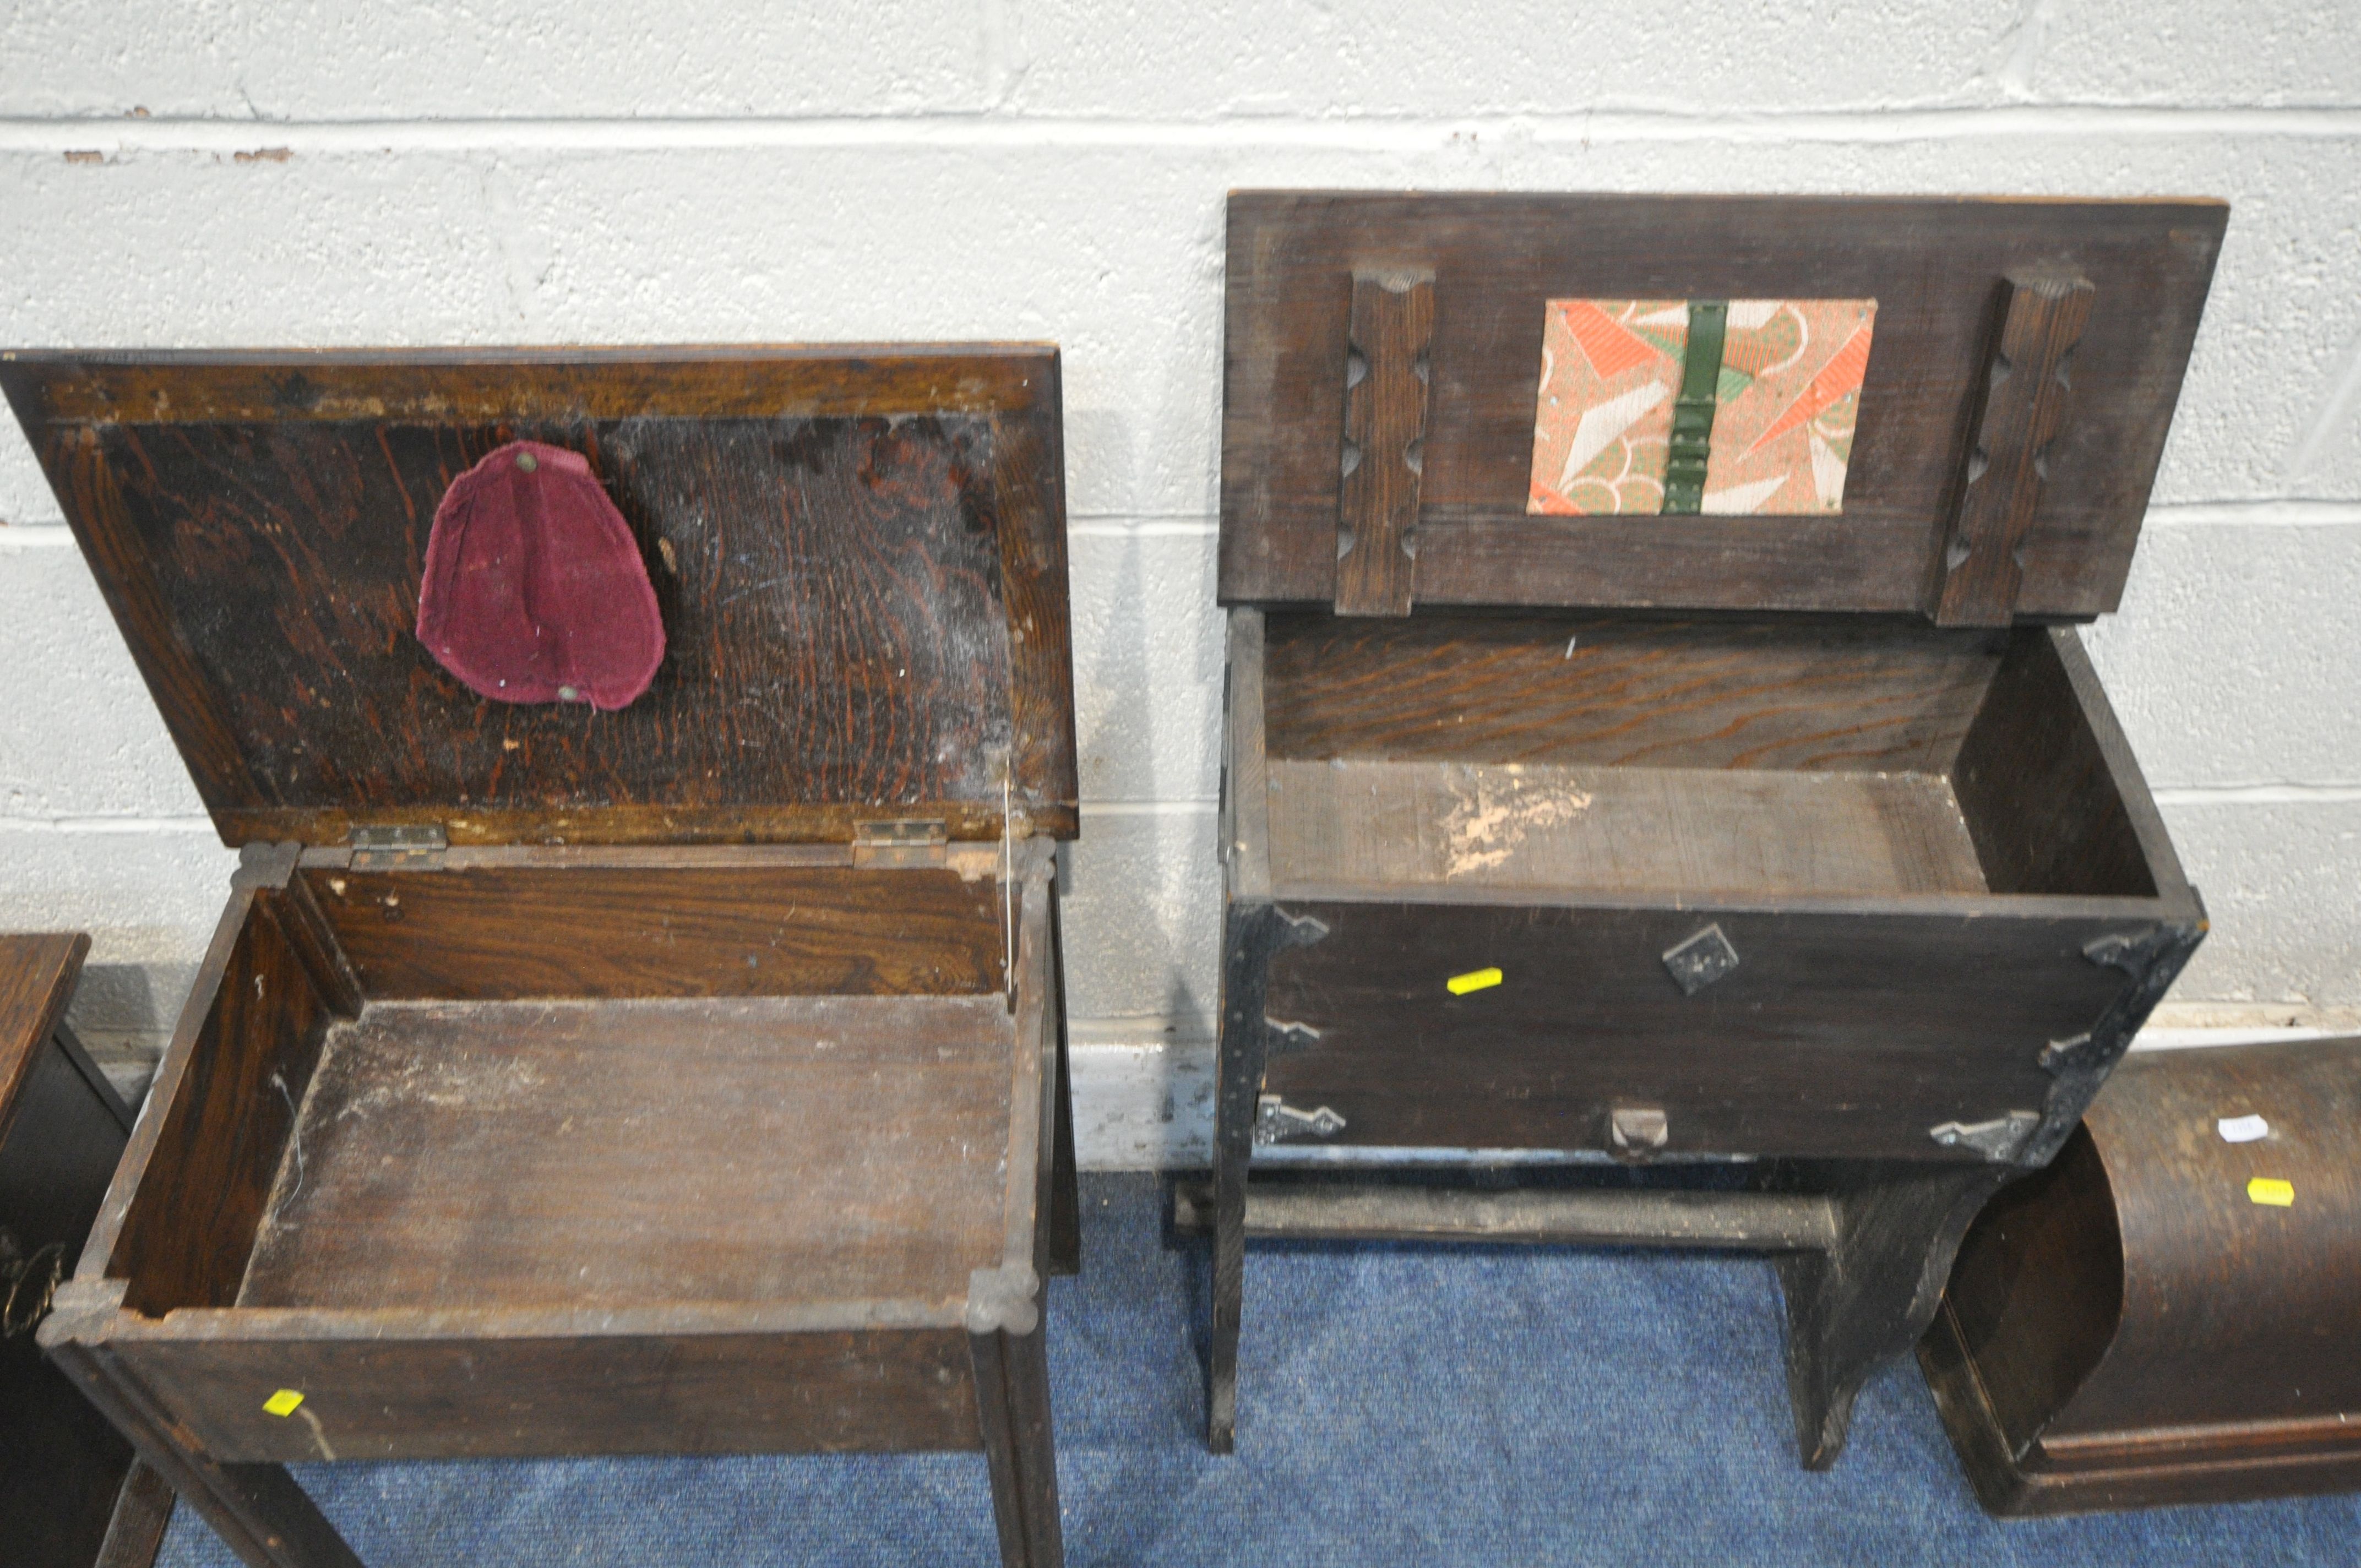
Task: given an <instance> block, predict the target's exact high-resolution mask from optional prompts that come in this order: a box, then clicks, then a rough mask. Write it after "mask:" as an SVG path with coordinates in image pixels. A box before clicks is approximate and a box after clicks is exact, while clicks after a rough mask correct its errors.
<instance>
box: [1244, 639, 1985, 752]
mask: <svg viewBox="0 0 2361 1568" xmlns="http://www.w3.org/2000/svg"><path fill="white" fill-rule="evenodd" d="M1265 636H1266V641H1267V644H1268V647H1267V652H1266V653H1265V668H1264V703H1265V705H1266V709H1267V712H1268V747H1269V751H1270V754H1271V755H1272V756H1273V757H1275V758H1276V757H1300V758H1327V757H1356V758H1357V757H1391V758H1400V759H1411V758H1427V759H1433V760H1437V761H1446V760H1447V761H1452V762H1528V763H1531V762H1558V763H1566V764H1579V763H1595V764H1600V765H1605V766H1618V767H1630V766H1639V767H1653V768H1790V769H1813V770H1819V771H1828V770H1849V771H1854V772H1863V773H1890V772H1904V771H1915V772H1924V773H1939V772H1941V771H1943V770H1945V769H1946V768H1948V767H1949V765H1950V762H1951V760H1952V758H1953V757H1954V756H1955V755H1956V754H1957V753H1958V751H1959V747H1960V740H1961V738H1962V737H1963V736H1964V735H1966V733H1967V730H1968V726H1969V724H1970V723H1971V721H1972V720H1973V718H1974V717H1975V714H1976V710H1977V707H1978V705H1979V703H1980V702H1981V701H1982V697H1983V694H1984V690H1985V687H1986V686H1987V685H1989V684H1990V682H1991V680H1992V676H1993V671H1994V670H1996V669H1997V668H1998V666H1999V663H2000V657H2001V651H2002V649H2003V648H2004V646H2005V645H2006V640H2005V638H2004V637H2002V636H1995V635H1993V634H1991V633H1985V632H1938V631H1933V630H1928V629H1926V628H1923V627H1920V628H1914V627H1909V626H1905V625H1898V624H1893V623H1883V624H1881V623H1863V622H1861V621H1859V620H1845V621H1834V620H1826V621H1817V622H1812V621H1806V622H1785V623H1782V622H1773V621H1767V620H1748V621H1739V620H1730V621H1697V620H1686V621H1684V620H1653V619H1644V618H1639V617H1631V616H1622V617H1611V616H1598V615H1588V616H1585V615H1574V616H1552V617H1538V616H1477V615H1467V614H1464V613H1463V614H1457V615H1448V614H1437V615H1415V616H1412V617H1411V618H1410V619H1408V620H1400V621H1367V620H1337V619H1335V618H1333V617H1330V616H1327V615H1304V614H1284V615H1282V614H1273V615H1271V616H1270V617H1269V618H1268V624H1267V626H1266V628H1265Z"/></svg>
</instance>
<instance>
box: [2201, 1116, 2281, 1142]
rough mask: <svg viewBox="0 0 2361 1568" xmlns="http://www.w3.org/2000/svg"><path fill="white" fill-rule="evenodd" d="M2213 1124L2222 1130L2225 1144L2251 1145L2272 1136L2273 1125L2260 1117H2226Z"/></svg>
mask: <svg viewBox="0 0 2361 1568" xmlns="http://www.w3.org/2000/svg"><path fill="white" fill-rule="evenodd" d="M2214 1125H2215V1126H2216V1127H2219V1128H2220V1129H2221V1130H2222V1141H2223V1142H2224V1143H2225V1144H2251V1143H2253V1142H2254V1141H2255V1140H2256V1139H2257V1138H2266V1137H2268V1136H2270V1132H2271V1124H2269V1123H2268V1122H2266V1121H2264V1120H2263V1119H2262V1118H2261V1117H2260V1116H2224V1117H2223V1118H2222V1119H2221V1120H2219V1121H2217V1122H2215V1123H2214Z"/></svg>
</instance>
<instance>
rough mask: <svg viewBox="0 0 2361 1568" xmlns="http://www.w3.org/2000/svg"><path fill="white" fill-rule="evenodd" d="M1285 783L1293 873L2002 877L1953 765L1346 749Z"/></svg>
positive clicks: (1974, 884) (1743, 882) (1828, 884)
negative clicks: (1658, 760)
mask: <svg viewBox="0 0 2361 1568" xmlns="http://www.w3.org/2000/svg"><path fill="white" fill-rule="evenodd" d="M1268 793H1269V799H1270V867H1271V875H1272V877H1273V878H1274V879H1275V880H1276V881H1278V882H1279V883H1292V884H1297V885H1305V884H1310V885H1325V884H1336V883H1367V884H1380V883H1393V884H1398V885H1404V886H1432V885H1433V884H1436V883H1449V884H1453V885H1464V886H1486V887H1524V888H1554V889H1566V888H1587V889H1592V890H1597V891H1601V892H1616V893H1653V892H1661V891H1662V890H1664V889H1666V888H1680V889H1683V890H1685V891H1693V892H1712V893H1716V894H1723V895H1725V896H1732V897H1743V896H1751V895H1760V894H1791V895H1804V896H1809V895H1828V894H1863V895H1870V896H1878V895H1888V894H1916V893H1964V894H1980V893H1982V892H1984V891H1985V888H1984V878H1983V872H1982V869H1981V868H1980V867H1979V865H1978V864H1977V861H1976V849H1975V843H1974V841H1973V840H1972V839H1971V838H1970V837H1969V834H1968V826H1967V823H1966V821H1965V819H1964V818H1962V817H1961V816H1960V806H1959V802H1958V801H1957V800H1955V799H1954V798H1953V797H1952V795H1951V787H1950V784H1949V781H1948V780H1946V779H1945V778H1943V777H1942V776H1941V775H1940V774H1936V773H1854V772H1838V773H1784V772H1773V771H1767V770H1762V769H1752V768H1719V769H1708V768H1609V767H1554V766H1550V765H1548V764H1543V763H1535V764H1528V763H1521V762H1507V763H1481V762H1360V761H1356V762H1345V761H1344V760H1343V759H1341V758H1340V759H1337V760H1336V761H1334V762H1274V763H1272V764H1271V766H1270V773H1269V783H1268Z"/></svg>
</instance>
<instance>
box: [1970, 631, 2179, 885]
mask: <svg viewBox="0 0 2361 1568" xmlns="http://www.w3.org/2000/svg"><path fill="white" fill-rule="evenodd" d="M2078 664H2079V665H2081V674H2083V676H2084V677H2085V678H2084V679H2083V680H2081V681H2077V679H2076V678H2075V675H2076V673H2077V672H2076V671H2075V669H2074V666H2075V665H2078ZM2088 668H2089V667H2088V662H2087V661H2086V660H2085V659H2084V657H2083V655H2082V652H2081V646H2080V644H2079V643H2077V642H2075V641H2074V640H2073V634H2072V633H2071V632H2070V631H2063V630H2061V631H2059V632H2058V633H2056V634H2055V635H2054V636H2042V635H2036V636H2028V637H2026V638H2024V639H2021V640H2019V641H2016V642H2015V643H2014V644H2012V645H2011V647H2010V650H2009V653H2008V657H2007V658H2006V659H2005V660H2004V662H2003V663H2002V665H2001V669H2000V672H1999V674H1997V675H1996V676H1995V677H1994V678H1993V684H1992V692H1991V695H1990V696H1987V697H1986V698H1985V700H1984V706H1983V711H1982V713H1981V714H1979V715H1978V716H1977V718H1976V722H1975V725H1974V727H1973V728H1972V729H1970V730H1969V731H1968V737H1967V740H1966V741H1965V742H1964V743H1963V744H1962V745H1961V747H1960V761H1959V767H1958V769H1957V771H1956V774H1955V778H1954V783H1955V785H1956V787H1957V789H1958V791H1959V796H1960V806H1962V807H1964V808H1965V809H1966V811H1967V814H1968V825H1969V828H1970V830H1971V832H1972V833H1973V834H1974V835H1975V840H1976V853H1977V855H1978V856H1979V857H1980V858H1981V859H1982V861H1983V866H1984V875H1985V877H1986V879H1987V880H1988V881H1989V882H1990V883H1991V884H1992V890H1993V892H1994V893H2055V894H2099V895H2114V896H2124V897H2135V898H2137V897H2146V896H2148V895H2151V894H2155V893H2156V892H2157V891H2158V887H2159V885H2162V886H2163V887H2164V888H2165V889H2166V891H2168V892H2169V893H2170V894H2173V896H2174V897H2175V898H2176V899H2177V900H2178V901H2180V902H2182V903H2184V904H2185V903H2187V902H2188V899H2189V892H2188V887H2187V884H2186V883H2183V882H2181V880H2180V863H2179V861H2178V859H2177V858H2176V857H2175V856H2174V854H2173V852H2172V844H2171V840H2170V839H2169V838H2167V837H2166V836H2165V833H2164V829H2163V824H2162V823H2161V822H2160V821H2155V822H2152V823H2151V826H2150V830H2149V831H2148V832H2147V833H2146V834H2143V833H2142V832H2140V831H2139V828H2138V819H2139V816H2140V815H2141V814H2145V815H2146V816H2147V817H2151V818H2153V817H2154V815H2155V807H2154V806H2153V805H2151V804H2150V803H2149V801H2148V795H2147V784H2146V782H2145V781H2144V780H2142V778H2141V777H2140V773H2139V764H2138V762H2136V760H2135V759H2134V758H2133V756H2132V752H2131V748H2130V747H2129V746H2127V745H2125V743H2124V741H2123V738H2122V735H2121V733H2120V732H2119V731H2117V730H2116V729H2115V726H2114V715H2113V714H2112V713H2110V712H2109V711H2108V710H2107V708H2106V702H2105V697H2104V696H2103V694H2102V693H2101V692H2100V691H2099V688H2098V682H2097V679H2096V677H2095V676H2091V675H2089V674H2088ZM2086 698H2087V700H2086Z"/></svg>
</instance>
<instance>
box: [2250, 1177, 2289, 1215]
mask: <svg viewBox="0 0 2361 1568" xmlns="http://www.w3.org/2000/svg"><path fill="white" fill-rule="evenodd" d="M2246 1197H2247V1198H2248V1199H2249V1200H2251V1201H2254V1202H2257V1203H2268V1204H2269V1205H2270V1206H2271V1207H2272V1208H2274V1209H2291V1208H2293V1207H2294V1206H2295V1183H2294V1182H2292V1181H2281V1180H2280V1179H2279V1178H2278V1177H2276V1176H2257V1178H2255V1179H2253V1180H2252V1181H2249V1182H2248V1183H2246Z"/></svg>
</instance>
